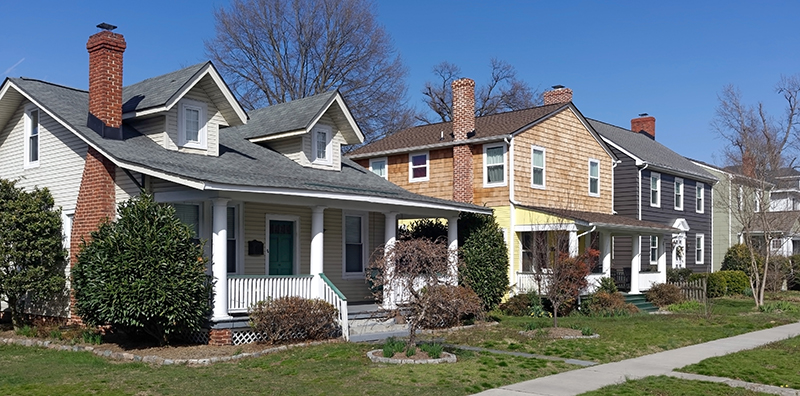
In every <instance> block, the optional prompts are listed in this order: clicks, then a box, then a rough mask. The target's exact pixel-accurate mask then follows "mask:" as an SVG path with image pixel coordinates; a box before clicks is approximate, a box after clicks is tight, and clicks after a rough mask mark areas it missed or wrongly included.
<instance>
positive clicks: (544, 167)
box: [531, 146, 547, 190]
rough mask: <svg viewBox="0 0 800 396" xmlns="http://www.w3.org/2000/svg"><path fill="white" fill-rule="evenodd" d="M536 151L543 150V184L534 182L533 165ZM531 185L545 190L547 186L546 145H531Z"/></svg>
mask: <svg viewBox="0 0 800 396" xmlns="http://www.w3.org/2000/svg"><path fill="white" fill-rule="evenodd" d="M535 151H541V152H542V167H541V169H542V184H541V185H539V184H536V183H534V182H533V174H534V169H535V167H534V165H533V153H534V152H535ZM531 187H533V188H538V189H541V190H544V189H546V188H547V150H546V149H545V148H544V147H540V146H531Z"/></svg>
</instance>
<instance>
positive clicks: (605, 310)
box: [589, 291, 639, 316]
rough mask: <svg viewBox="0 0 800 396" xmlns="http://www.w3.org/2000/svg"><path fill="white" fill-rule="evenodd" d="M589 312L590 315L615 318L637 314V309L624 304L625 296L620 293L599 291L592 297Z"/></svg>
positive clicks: (631, 305)
mask: <svg viewBox="0 0 800 396" xmlns="http://www.w3.org/2000/svg"><path fill="white" fill-rule="evenodd" d="M589 312H590V313H591V314H592V315H599V316H617V315H628V314H634V313H637V312H639V308H636V306H635V305H633V304H628V303H626V302H625V296H623V295H622V293H609V292H606V291H599V292H597V293H595V294H594V296H593V297H592V302H591V303H590V304H589Z"/></svg>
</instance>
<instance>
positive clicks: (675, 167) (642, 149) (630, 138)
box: [587, 118, 717, 182]
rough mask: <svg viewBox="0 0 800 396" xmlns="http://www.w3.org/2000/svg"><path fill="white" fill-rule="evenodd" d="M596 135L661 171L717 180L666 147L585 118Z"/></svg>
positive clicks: (626, 131)
mask: <svg viewBox="0 0 800 396" xmlns="http://www.w3.org/2000/svg"><path fill="white" fill-rule="evenodd" d="M587 120H588V121H589V124H591V125H592V128H594V129H595V130H596V131H597V133H599V134H600V136H602V137H603V138H605V139H608V140H609V141H611V142H613V143H614V144H616V145H617V146H619V147H621V148H622V149H623V150H625V151H627V152H629V153H631V154H632V155H634V156H636V157H638V158H639V159H641V160H642V161H645V162H647V163H649V164H652V165H655V166H656V167H659V168H661V169H665V170H671V171H674V172H678V173H682V174H685V175H688V176H693V177H696V178H698V179H700V180H704V181H710V182H715V181H717V178H716V177H714V176H713V175H712V174H710V173H708V172H706V171H705V170H704V169H703V168H701V167H699V166H698V165H697V164H695V163H693V162H692V161H689V160H688V159H686V158H685V157H684V156H682V155H680V154H678V153H676V152H674V151H672V150H670V149H669V148H668V147H667V146H664V145H663V144H661V143H659V142H657V141H655V140H653V139H651V138H649V137H648V136H645V135H643V134H641V133H634V132H632V131H631V130H630V129H625V128H622V127H618V126H615V125H611V124H608V123H605V122H602V121H598V120H594V119H591V118H587Z"/></svg>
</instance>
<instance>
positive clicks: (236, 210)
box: [212, 203, 246, 275]
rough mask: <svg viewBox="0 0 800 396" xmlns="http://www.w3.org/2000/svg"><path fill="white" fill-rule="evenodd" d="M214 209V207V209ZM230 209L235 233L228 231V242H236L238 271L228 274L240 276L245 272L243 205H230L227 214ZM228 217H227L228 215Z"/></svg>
mask: <svg viewBox="0 0 800 396" xmlns="http://www.w3.org/2000/svg"><path fill="white" fill-rule="evenodd" d="M212 209H213V207H212ZM228 209H233V216H234V218H233V227H234V228H233V233H231V232H230V230H228V232H227V233H226V234H227V235H226V236H227V237H228V240H229V241H230V240H233V241H236V243H235V245H236V253H237V254H236V263H234V266H235V267H236V270H235V271H234V272H228V274H229V275H239V274H242V273H243V272H244V271H243V268H242V267H243V264H244V256H245V254H246V253H245V251H244V217H243V216H242V205H240V204H238V203H228V208H227V209H226V210H225V212H226V214H227V211H228ZM226 217H227V215H226ZM231 234H233V236H234V237H233V238H231Z"/></svg>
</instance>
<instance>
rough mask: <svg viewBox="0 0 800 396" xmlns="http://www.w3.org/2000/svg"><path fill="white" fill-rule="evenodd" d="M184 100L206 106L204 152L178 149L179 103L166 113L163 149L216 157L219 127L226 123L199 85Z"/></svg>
mask: <svg viewBox="0 0 800 396" xmlns="http://www.w3.org/2000/svg"><path fill="white" fill-rule="evenodd" d="M184 98H185V99H191V100H194V101H197V102H203V103H205V104H206V120H205V121H206V147H207V149H206V150H202V149H195V148H186V147H178V110H179V109H180V102H178V103H177V104H175V106H173V107H172V108H171V109H170V110H169V111H168V112H167V113H166V126H167V132H166V134H165V140H164V147H166V148H167V149H169V150H177V151H180V152H184V153H193V154H202V155H210V156H217V155H219V126H220V125H227V121H225V118H224V117H222V113H220V112H219V110H218V109H217V107H216V106H215V105H214V102H212V101H211V99H209V97H208V95H207V94H206V91H205V90H204V89H203V87H202V86H200V85H199V84H198V85H196V86H195V87H194V88H192V89H191V90H189V92H187V93H186V95H185V96H184Z"/></svg>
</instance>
